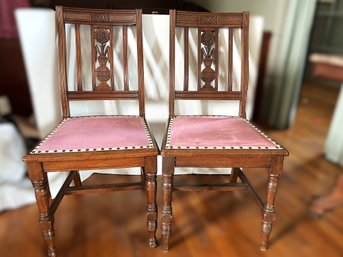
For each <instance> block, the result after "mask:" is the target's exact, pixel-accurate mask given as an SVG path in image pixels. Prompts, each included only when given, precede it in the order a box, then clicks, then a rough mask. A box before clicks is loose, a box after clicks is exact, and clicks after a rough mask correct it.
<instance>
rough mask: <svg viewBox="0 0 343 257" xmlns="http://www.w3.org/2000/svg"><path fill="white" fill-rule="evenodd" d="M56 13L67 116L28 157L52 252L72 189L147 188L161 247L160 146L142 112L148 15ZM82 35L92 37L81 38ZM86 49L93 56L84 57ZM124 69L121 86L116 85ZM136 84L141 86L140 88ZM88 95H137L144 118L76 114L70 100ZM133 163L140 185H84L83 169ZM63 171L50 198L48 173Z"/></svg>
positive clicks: (151, 228)
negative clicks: (57, 217) (56, 224)
mask: <svg viewBox="0 0 343 257" xmlns="http://www.w3.org/2000/svg"><path fill="white" fill-rule="evenodd" d="M56 17H57V28H58V52H59V73H58V74H59V83H60V88H61V101H62V111H63V120H62V121H61V123H60V124H59V125H58V126H57V127H56V128H55V129H54V130H53V131H52V132H51V134H49V135H48V136H47V137H46V138H45V139H44V140H43V141H42V142H41V143H40V144H39V145H38V146H37V147H36V148H34V149H33V150H32V151H31V152H30V153H28V154H27V155H26V156H25V157H24V161H25V162H26V164H27V167H28V173H29V177H30V179H31V181H32V184H33V187H34V191H35V194H36V199H37V205H38V208H39V223H40V225H41V229H42V232H43V237H44V239H45V242H46V244H47V247H48V256H56V252H55V244H54V238H55V233H54V228H53V220H54V213H55V211H56V209H57V207H58V205H59V203H60V202H61V200H62V198H63V196H64V195H66V194H82V193H101V192H108V191H120V190H138V189H145V190H146V193H147V229H148V234H149V246H150V247H155V246H156V239H155V232H156V222H157V207H156V200H155V196H156V165H157V164H156V157H157V155H158V153H159V151H158V147H157V145H156V142H155V140H154V139H153V136H152V135H151V133H150V131H149V128H148V125H147V122H146V120H145V115H144V77H143V45H142V12H141V10H100V9H77V8H64V7H56ZM67 28H68V29H70V28H71V29H73V30H74V31H75V37H70V38H69V39H70V40H73V41H71V42H74V43H75V62H72V61H71V62H70V59H71V56H72V54H71V53H70V51H69V52H68V50H67V47H66V45H67V44H66V42H67V40H66V31H67ZM130 31H131V32H132V34H131V35H135V36H132V38H135V39H136V41H137V42H135V43H134V44H133V46H132V44H131V45H130V42H128V38H129V32H130ZM85 34H87V35H85ZM87 36H88V38H87ZM84 38H87V39H89V40H83V41H82V40H81V39H84ZM74 40H75V41H74ZM84 41H86V43H84ZM81 42H82V44H81ZM115 46H116V47H115ZM130 47H131V48H133V49H134V50H132V49H131V52H133V53H135V54H137V56H136V59H135V60H136V61H134V63H135V64H134V65H130V66H129V63H130V61H129V58H128V56H129V55H130ZM118 49H119V50H118ZM118 52H119V53H121V54H119V53H118ZM87 53H88V55H89V61H87V59H86V58H84V55H86V54H87ZM116 54H117V56H119V57H118V59H120V58H121V59H122V62H121V63H122V64H121V65H119V64H118V62H119V61H118V59H117V62H116V61H114V55H116ZM68 58H69V59H68ZM68 61H69V65H68ZM71 65H75V79H74V80H70V79H68V78H69V76H70V75H71V74H69V73H70V72H69V68H70V66H71ZM118 66H119V67H118ZM68 67H69V68H68ZM84 69H86V70H87V69H88V70H89V71H90V72H87V71H86V72H85V71H84ZM114 71H116V72H114ZM119 72H121V73H122V74H121V81H122V83H121V84H119V83H117V84H115V81H117V80H116V78H115V76H119V75H117V74H118V73H119ZM85 76H89V77H90V79H89V80H88V81H89V82H90V83H88V84H87V83H86V81H87V79H85ZM132 78H135V79H134V83H133V82H132V83H130V82H131V80H130V79H132ZM131 84H132V85H131ZM134 86H136V87H137V89H135V90H134V89H133V87H134ZM83 100H92V101H95V100H136V101H137V106H139V107H138V108H139V115H136V116H134V115H132V116H130V115H127V116H124V115H117V116H114V115H103V116H101V115H100V116H78V117H71V115H70V107H71V106H70V102H71V101H83ZM137 111H138V110H137ZM137 113H138V112H137ZM129 167H138V168H139V167H140V168H141V171H142V174H143V175H142V181H141V182H139V183H135V184H132V183H127V184H126V183H115V184H106V185H85V184H83V183H81V180H80V174H79V171H80V170H85V169H87V170H97V169H109V168H129ZM61 171H64V172H69V175H68V177H67V179H66V180H65V182H64V184H63V186H62V187H61V189H60V191H59V193H58V194H57V196H56V197H55V198H54V199H53V200H52V199H51V194H50V190H49V184H48V179H47V172H61ZM72 182H74V186H73V185H72V184H73V183H72Z"/></svg>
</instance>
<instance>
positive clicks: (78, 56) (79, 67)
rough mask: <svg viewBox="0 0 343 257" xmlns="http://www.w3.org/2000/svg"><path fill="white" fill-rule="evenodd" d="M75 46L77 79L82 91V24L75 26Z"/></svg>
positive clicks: (79, 88)
mask: <svg viewBox="0 0 343 257" xmlns="http://www.w3.org/2000/svg"><path fill="white" fill-rule="evenodd" d="M75 44H76V77H77V90H78V91H82V90H83V87H82V60H81V38H80V24H76V25H75Z"/></svg>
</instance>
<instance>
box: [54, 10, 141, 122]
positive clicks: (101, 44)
mask: <svg viewBox="0 0 343 257" xmlns="http://www.w3.org/2000/svg"><path fill="white" fill-rule="evenodd" d="M56 18H57V28H58V47H59V49H58V52H59V56H58V57H59V83H60V87H61V101H62V111H63V116H64V117H69V116H70V101H82V100H126V99H130V100H132V99H136V100H138V101H139V115H140V116H143V115H144V72H143V44H142V11H141V10H110V9H80V8H68V7H61V6H57V7H56ZM68 33H69V34H68ZM67 34H68V35H67ZM132 38H133V39H134V40H131V39H132ZM132 41H133V42H134V44H132ZM68 43H69V46H71V47H69V48H68V47H67V45H68ZM72 49H74V50H75V51H74V53H72ZM132 80H135V81H132ZM134 87H135V88H134Z"/></svg>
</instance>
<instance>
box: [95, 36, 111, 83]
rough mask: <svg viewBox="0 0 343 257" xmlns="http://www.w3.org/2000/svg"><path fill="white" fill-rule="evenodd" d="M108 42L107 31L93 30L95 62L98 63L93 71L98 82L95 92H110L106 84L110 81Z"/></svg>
mask: <svg viewBox="0 0 343 257" xmlns="http://www.w3.org/2000/svg"><path fill="white" fill-rule="evenodd" d="M109 40H110V30H109V29H97V30H95V48H96V61H97V63H98V67H97V68H96V69H95V75H96V78H97V79H98V80H99V81H100V83H99V84H98V85H97V87H96V89H97V90H111V86H110V85H109V84H108V83H107V82H108V81H109V80H110V79H111V71H110V69H109V68H108V67H107V65H108V63H109V61H110V60H109V57H108V49H109Z"/></svg>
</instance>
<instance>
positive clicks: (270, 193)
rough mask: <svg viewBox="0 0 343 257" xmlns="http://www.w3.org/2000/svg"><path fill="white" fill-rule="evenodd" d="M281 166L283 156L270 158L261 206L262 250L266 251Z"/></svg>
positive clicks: (273, 218)
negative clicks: (265, 197)
mask: <svg viewBox="0 0 343 257" xmlns="http://www.w3.org/2000/svg"><path fill="white" fill-rule="evenodd" d="M282 166H283V157H277V158H274V159H273V160H272V166H271V168H270V171H269V174H268V186H267V201H266V204H265V206H264V208H263V217H262V238H261V239H262V244H261V250H262V251H266V250H267V249H268V246H269V237H270V234H271V232H272V223H273V221H274V220H275V198H276V193H277V187H278V182H279V176H280V174H281V172H282Z"/></svg>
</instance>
